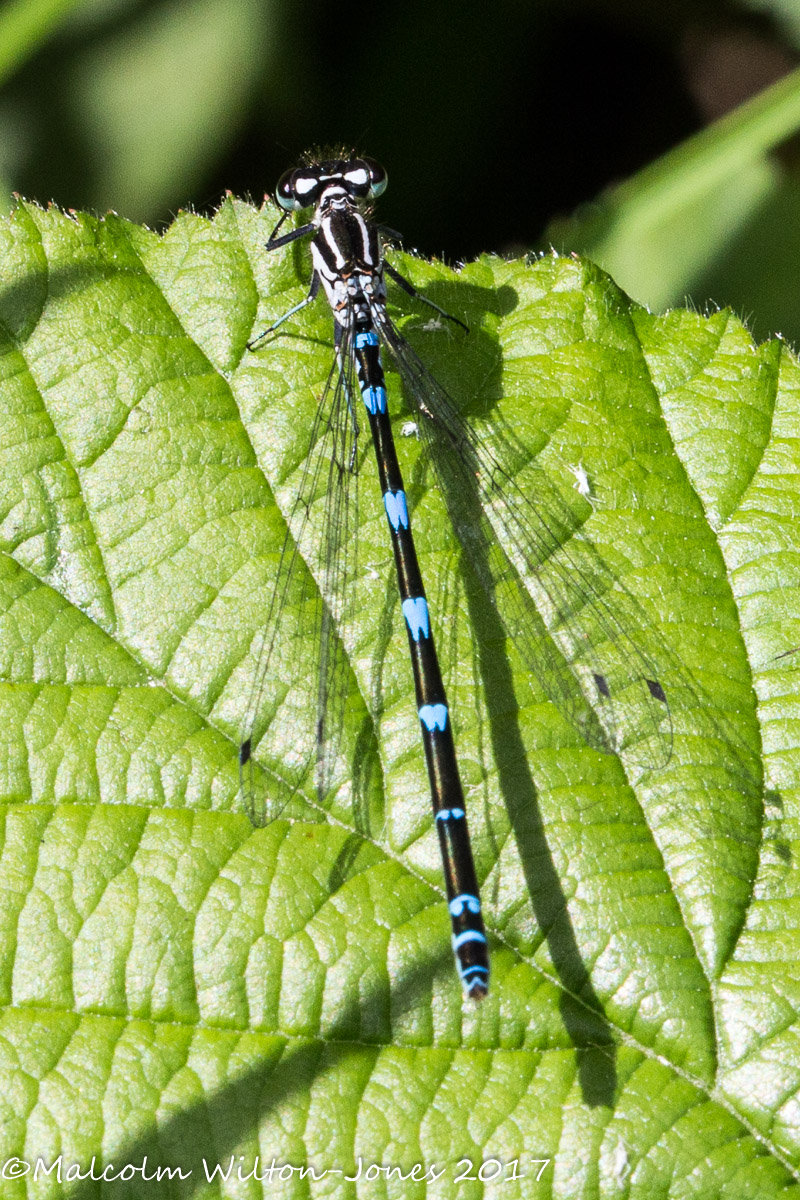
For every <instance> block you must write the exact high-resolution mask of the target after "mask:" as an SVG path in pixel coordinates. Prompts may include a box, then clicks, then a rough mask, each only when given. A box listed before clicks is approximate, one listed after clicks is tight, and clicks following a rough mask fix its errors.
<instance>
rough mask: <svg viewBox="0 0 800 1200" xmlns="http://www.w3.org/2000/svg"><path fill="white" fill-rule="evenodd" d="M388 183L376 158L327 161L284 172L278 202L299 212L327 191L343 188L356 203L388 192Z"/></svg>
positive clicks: (280, 181) (277, 188)
mask: <svg viewBox="0 0 800 1200" xmlns="http://www.w3.org/2000/svg"><path fill="white" fill-rule="evenodd" d="M387 182H388V181H387V176H386V171H385V169H384V168H383V167H382V166H381V165H380V163H377V162H376V161H375V159H374V158H336V159H328V160H326V161H324V162H316V163H315V162H311V163H306V164H305V165H304V166H302V167H292V169H291V170H290V171H284V173H283V175H281V177H280V179H279V180H278V186H277V187H276V189H275V199H276V200H277V201H278V204H279V205H280V206H281V208H285V209H286V211H287V212H300V211H301V210H302V209H304V208H310V207H311V205H312V204H317V203H318V201H319V199H320V197H321V196H322V193H323V192H324V191H326V190H327V189H328V188H331V187H335V188H340V189H342V190H343V191H345V192H346V193H347V194H348V195H349V196H351V197H352V198H353V199H354V200H374V199H375V198H376V197H377V196H380V195H381V193H382V192H384V191H386V184H387Z"/></svg>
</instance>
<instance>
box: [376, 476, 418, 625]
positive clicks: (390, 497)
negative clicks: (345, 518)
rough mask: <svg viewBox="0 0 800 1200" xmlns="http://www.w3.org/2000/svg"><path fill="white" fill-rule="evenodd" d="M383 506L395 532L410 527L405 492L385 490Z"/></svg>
mask: <svg viewBox="0 0 800 1200" xmlns="http://www.w3.org/2000/svg"><path fill="white" fill-rule="evenodd" d="M383 507H384V508H385V509H386V516H387V517H388V518H389V524H390V525H391V527H392V529H393V530H394V531H395V533H397V531H398V529H400V528H401V526H402V528H403V529H408V504H407V503H406V494H405V492H384V494H383ZM424 603H425V602H424V600H423V604H424ZM404 611H405V609H404Z"/></svg>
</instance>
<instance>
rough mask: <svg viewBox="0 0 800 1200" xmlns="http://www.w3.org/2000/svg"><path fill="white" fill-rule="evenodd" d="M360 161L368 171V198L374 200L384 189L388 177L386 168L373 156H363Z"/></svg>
mask: <svg viewBox="0 0 800 1200" xmlns="http://www.w3.org/2000/svg"><path fill="white" fill-rule="evenodd" d="M361 161H362V162H363V163H364V165H365V166H366V168H367V170H368V171H369V198H370V200H374V199H375V198H376V197H377V196H382V195H383V193H384V192H385V191H386V185H387V183H388V182H389V177H388V175H387V174H386V168H385V167H382V166H381V164H380V163H379V162H376V161H375V159H374V158H364V159H362V160H361Z"/></svg>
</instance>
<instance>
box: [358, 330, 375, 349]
mask: <svg viewBox="0 0 800 1200" xmlns="http://www.w3.org/2000/svg"><path fill="white" fill-rule="evenodd" d="M355 341H356V350H362V349H363V348H364V346H377V344H378V335H377V333H371V332H370V333H357V334H356V338H355Z"/></svg>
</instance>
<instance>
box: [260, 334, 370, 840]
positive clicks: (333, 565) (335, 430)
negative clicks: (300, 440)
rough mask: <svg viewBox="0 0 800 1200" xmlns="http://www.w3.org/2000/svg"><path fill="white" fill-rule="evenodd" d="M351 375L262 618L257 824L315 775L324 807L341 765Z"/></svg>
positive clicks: (315, 429) (351, 552)
mask: <svg viewBox="0 0 800 1200" xmlns="http://www.w3.org/2000/svg"><path fill="white" fill-rule="evenodd" d="M345 349H346V348H345ZM351 376H352V364H351V360H350V356H349V355H348V354H346V353H344V352H340V353H337V357H336V359H335V361H334V363H333V366H332V367H331V371H330V373H329V375H328V379H327V381H326V384H325V388H324V390H323V393H322V397H321V399H320V402H319V405H318V407H317V411H316V415H315V419H314V423H313V426H312V428H311V429H310V430H309V452H308V456H307V458H306V460H305V463H304V465H303V469H302V473H301V477H300V482H299V487H298V490H297V494H296V497H295V499H294V501H293V503H292V508H291V511H290V513H289V517H288V528H287V531H286V536H285V539H284V543H283V547H282V549H281V552H280V557H279V561H278V569H277V574H276V578H275V583H274V586H273V589H272V592H271V596H270V600H269V603H268V605H267V608H266V612H265V622H264V627H263V632H262V635H261V644H260V648H259V651H258V666H257V668H256V671H255V674H254V678H253V685H252V688H251V691H250V695H249V699H248V704H247V710H246V713H245V717H244V720H243V722H242V733H241V744H240V752H239V762H240V773H241V783H242V793H243V796H244V800H245V804H246V806H247V810H248V814H249V816H250V819H251V820H252V821H253V823H254V824H255V825H263V824H265V823H266V822H267V821H270V820H273V819H274V818H275V817H276V816H277V815H278V814H279V813H280V812H281V810H282V809H283V807H284V805H285V804H286V802H287V800H288V799H289V798H290V797H292V796H293V795H294V794H295V793H296V792H298V791H299V790H300V789H301V788H306V787H308V786H309V784H310V783H311V781H312V777H313V788H314V791H315V793H316V798H317V800H318V801H319V802H320V803H321V802H322V801H323V800H324V798H325V796H326V795H327V794H328V793H329V791H330V789H331V787H332V785H333V782H334V776H335V773H336V770H337V765H339V764H340V751H341V743H342V731H343V726H344V719H345V710H346V707H347V699H348V695H349V693H350V672H349V665H348V662H347V658H346V655H345V650H344V645H343V642H342V637H341V634H342V632H343V631H344V630H345V629H346V628H347V627H348V625H349V622H350V621H351V619H352V614H353V611H354V605H355V593H354V588H355V579H356V560H357V499H358V497H357V489H358V473H357V468H358V462H357V439H358V426H357V423H356V420H355V415H354V409H353V405H352V396H353V389H352V379H351ZM309 679H311V680H313V681H315V686H312V687H309Z"/></svg>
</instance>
